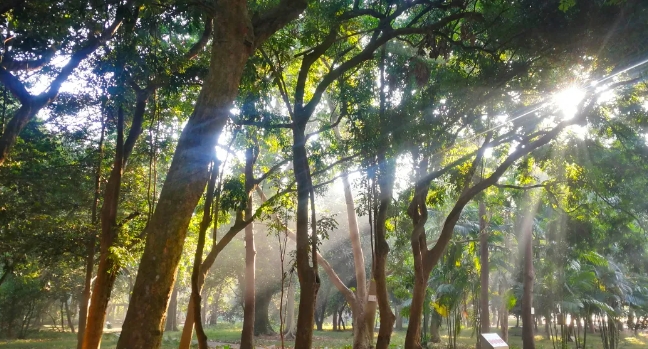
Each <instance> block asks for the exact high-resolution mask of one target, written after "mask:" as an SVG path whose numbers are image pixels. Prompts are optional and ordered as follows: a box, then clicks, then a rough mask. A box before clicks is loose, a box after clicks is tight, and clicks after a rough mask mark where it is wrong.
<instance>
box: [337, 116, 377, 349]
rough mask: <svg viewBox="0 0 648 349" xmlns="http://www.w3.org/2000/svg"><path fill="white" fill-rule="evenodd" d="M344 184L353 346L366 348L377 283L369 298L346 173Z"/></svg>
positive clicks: (372, 319) (374, 284)
mask: <svg viewBox="0 0 648 349" xmlns="http://www.w3.org/2000/svg"><path fill="white" fill-rule="evenodd" d="M335 133H336V136H337V137H338V138H339V139H341V137H340V134H339V130H338V129H337V128H336V129H335ZM342 184H343V186H344V198H345V203H346V211H347V220H348V222H349V240H350V241H351V248H352V250H353V263H354V271H355V275H356V281H357V288H356V292H355V299H354V301H353V304H351V307H352V311H353V316H354V321H355V322H356V323H355V324H354V326H353V348H354V349H366V348H369V347H370V346H371V344H372V342H373V327H374V320H375V316H376V300H375V294H376V283H375V281H373V280H372V281H371V285H370V292H369V295H371V296H373V297H372V298H371V299H369V295H368V294H367V275H366V272H365V260H364V253H363V251H362V244H361V243H360V230H359V229H358V220H357V217H356V210H355V203H354V202H353V193H352V191H351V184H350V183H349V178H348V176H347V175H346V174H344V175H342Z"/></svg>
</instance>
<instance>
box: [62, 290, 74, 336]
mask: <svg viewBox="0 0 648 349" xmlns="http://www.w3.org/2000/svg"><path fill="white" fill-rule="evenodd" d="M63 305H64V306H65V315H66V317H67V322H68V326H69V327H70V331H72V333H74V324H73V323H72V312H71V311H70V305H69V304H68V300H67V297H66V298H65V299H64V300H63Z"/></svg>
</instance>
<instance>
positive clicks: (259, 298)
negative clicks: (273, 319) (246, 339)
mask: <svg viewBox="0 0 648 349" xmlns="http://www.w3.org/2000/svg"><path fill="white" fill-rule="evenodd" d="M273 294H274V292H273V291H271V290H266V291H265V292H257V293H256V307H255V312H254V314H252V320H253V321H254V333H252V334H251V335H253V336H262V335H273V334H275V331H274V330H273V329H272V325H271V324H270V318H269V317H268V312H269V311H270V303H271V301H272V295H273Z"/></svg>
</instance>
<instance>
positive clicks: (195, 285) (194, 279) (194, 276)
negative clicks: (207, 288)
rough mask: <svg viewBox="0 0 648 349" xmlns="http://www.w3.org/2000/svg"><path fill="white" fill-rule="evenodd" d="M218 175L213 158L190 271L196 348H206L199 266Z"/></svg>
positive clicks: (209, 223) (210, 219)
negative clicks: (196, 340) (196, 339)
mask: <svg viewBox="0 0 648 349" xmlns="http://www.w3.org/2000/svg"><path fill="white" fill-rule="evenodd" d="M217 177H218V160H216V159H214V160H213V161H212V165H211V171H210V177H209V183H208V184H207V195H205V205H204V208H203V217H202V221H201V222H200V230H199V232H198V243H197V245H196V254H195V256H194V265H193V270H192V273H191V298H193V299H194V302H193V311H194V314H193V315H194V316H193V319H194V323H195V325H196V337H197V338H198V348H200V349H207V335H205V331H204V330H203V325H202V324H203V321H204V320H203V318H202V315H201V314H202V312H201V310H202V299H203V294H204V292H202V291H203V290H202V283H203V280H202V278H201V276H202V275H201V270H200V269H201V266H202V264H203V258H202V257H203V250H204V248H205V240H206V238H207V236H206V235H207V229H209V226H210V225H211V221H212V217H211V214H212V204H213V202H214V192H215V189H216V178H217Z"/></svg>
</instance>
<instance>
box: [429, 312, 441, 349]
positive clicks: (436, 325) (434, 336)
mask: <svg viewBox="0 0 648 349" xmlns="http://www.w3.org/2000/svg"><path fill="white" fill-rule="evenodd" d="M442 320H443V319H442V317H441V315H439V313H437V311H436V309H434V308H433V309H432V316H431V317H430V342H432V343H441V334H440V333H439V329H440V328H441V321H442Z"/></svg>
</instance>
